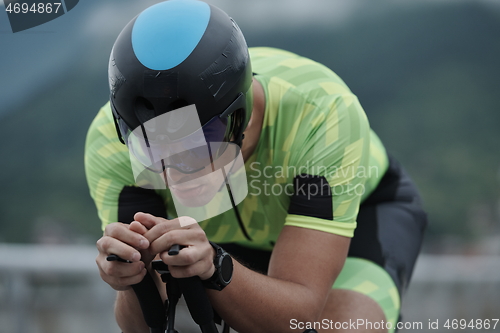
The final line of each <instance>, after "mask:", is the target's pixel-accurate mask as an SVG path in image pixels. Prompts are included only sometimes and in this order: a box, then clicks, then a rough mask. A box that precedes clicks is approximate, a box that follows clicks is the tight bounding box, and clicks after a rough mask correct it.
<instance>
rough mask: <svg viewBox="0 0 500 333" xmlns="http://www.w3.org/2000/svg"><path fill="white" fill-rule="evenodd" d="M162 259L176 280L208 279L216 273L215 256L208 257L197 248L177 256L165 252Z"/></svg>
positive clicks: (190, 248)
mask: <svg viewBox="0 0 500 333" xmlns="http://www.w3.org/2000/svg"><path fill="white" fill-rule="evenodd" d="M209 246H210V244H209ZM210 248H211V247H210ZM160 258H161V259H162V261H163V262H164V263H166V264H167V265H168V269H169V271H170V274H172V276H173V277H175V278H186V277H191V276H200V277H202V278H203V279H206V278H209V277H210V276H212V274H213V271H214V267H213V256H210V255H208V256H207V252H206V251H202V250H201V249H199V248H196V247H187V248H184V249H182V251H180V252H179V254H178V255H176V256H170V255H168V253H167V252H163V253H161V254H160Z"/></svg>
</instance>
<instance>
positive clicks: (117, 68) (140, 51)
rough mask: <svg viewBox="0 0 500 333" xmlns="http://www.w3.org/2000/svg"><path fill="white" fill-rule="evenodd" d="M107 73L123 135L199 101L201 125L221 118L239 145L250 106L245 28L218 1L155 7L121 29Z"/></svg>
mask: <svg viewBox="0 0 500 333" xmlns="http://www.w3.org/2000/svg"><path fill="white" fill-rule="evenodd" d="M108 74H109V86H110V104H111V108H112V110H113V115H114V117H115V121H116V124H117V132H118V136H119V137H120V140H121V141H122V142H124V143H126V136H127V132H130V131H132V130H134V129H136V128H138V127H139V126H143V124H144V123H145V122H147V121H148V120H150V119H152V118H154V117H157V116H159V115H162V114H164V113H166V112H169V111H172V110H177V109H179V108H182V107H185V106H188V105H193V104H194V105H195V106H196V110H197V112H198V117H199V119H200V123H201V126H204V125H206V124H207V123H209V122H210V121H211V120H213V119H214V117H218V118H220V119H221V120H222V122H223V123H224V124H225V125H226V126H224V130H225V133H223V137H224V138H223V140H225V141H229V140H230V139H231V138H232V140H233V142H235V143H236V144H238V145H241V140H242V137H243V136H242V133H243V130H244V129H245V127H246V125H247V123H248V120H249V118H250V113H251V103H252V96H251V81H252V71H251V66H250V58H249V54H248V48H247V45H246V42H245V39H244V37H243V34H242V33H241V31H240V29H239V27H238V26H237V25H236V23H235V22H234V21H233V20H232V19H231V18H230V17H229V16H228V15H227V14H226V13H225V12H223V11H222V10H220V9H219V8H217V7H215V6H212V5H209V4H207V3H204V2H201V1H196V0H170V1H165V2H161V3H158V4H156V5H153V6H151V7H149V8H148V9H146V10H144V11H143V12H142V13H141V14H139V15H138V16H136V17H135V18H134V19H132V21H130V22H129V23H128V25H127V26H126V27H125V28H124V29H123V30H122V32H121V33H120V35H119V36H118V38H117V40H116V42H115V44H114V46H113V50H112V51H111V57H110V61H109V71H108ZM219 128H220V126H219ZM219 141H220V140H219Z"/></svg>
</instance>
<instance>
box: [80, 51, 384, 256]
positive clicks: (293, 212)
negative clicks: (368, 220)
mask: <svg viewBox="0 0 500 333" xmlns="http://www.w3.org/2000/svg"><path fill="white" fill-rule="evenodd" d="M250 57H251V61H252V69H253V71H254V73H255V79H257V80H258V81H259V83H261V85H262V86H263V88H264V92H265V98H266V109H265V115H264V121H263V127H262V132H261V135H260V139H259V143H258V145H257V147H256V149H255V152H254V153H253V154H252V156H251V157H250V158H249V159H248V160H247V161H245V169H246V173H247V182H248V184H247V185H248V191H249V193H248V196H247V197H246V198H245V199H244V200H243V201H242V202H241V203H240V204H239V205H238V206H237V208H238V210H239V212H240V214H241V217H242V221H243V224H244V225H245V228H246V230H247V231H248V233H249V235H250V237H251V239H252V240H251V241H250V240H247V239H246V238H245V236H244V234H243V232H242V230H241V229H240V227H239V225H238V223H237V221H236V218H235V213H234V212H233V211H232V210H229V211H227V212H225V213H223V214H221V215H218V216H215V217H213V218H211V219H209V220H205V221H202V222H201V223H200V225H201V226H202V228H203V229H204V230H205V232H206V234H207V236H208V238H209V239H210V240H211V241H214V242H218V243H228V242H236V243H239V244H241V245H244V246H247V247H251V248H258V249H263V250H270V249H272V248H273V246H274V243H275V242H276V240H277V238H278V235H279V233H280V231H281V230H282V228H283V227H284V226H285V225H288V226H295V227H301V228H309V229H315V230H320V231H324V232H329V233H334V234H338V235H342V236H346V237H352V236H353V232H354V229H355V228H356V216H357V213H358V210H359V206H360V203H361V202H362V201H363V200H364V199H365V198H366V197H367V196H368V195H369V194H370V193H371V192H372V191H373V190H374V189H375V187H376V186H377V184H378V182H379V181H380V179H381V178H382V176H383V175H384V173H385V171H386V170H387V167H388V159H387V154H386V152H385V149H384V147H383V145H382V143H381V142H380V140H379V139H378V137H377V136H376V134H375V133H374V132H373V131H371V130H370V127H369V123H368V120H367V118H366V115H365V113H364V111H363V109H362V107H361V105H360V103H359V101H358V99H357V97H356V96H355V95H354V94H353V93H352V92H351V91H350V90H349V88H348V87H347V85H346V84H345V83H344V82H343V81H342V80H341V79H340V78H339V77H338V76H337V75H336V74H335V73H334V72H332V71H331V70H330V69H328V68H327V67H325V66H323V65H321V64H319V63H317V62H315V61H312V60H310V59H307V58H304V57H300V56H298V55H296V54H293V53H290V52H287V51H282V50H278V49H273V48H250ZM85 167H86V174H87V180H88V184H89V188H90V193H91V196H92V198H93V199H94V201H95V204H96V207H97V210H98V214H99V218H100V219H101V222H102V226H103V228H104V227H105V226H106V225H107V224H108V223H111V222H116V221H117V211H118V197H119V195H120V192H121V191H122V189H123V188H124V187H125V186H134V177H133V175H132V171H131V167H130V159H129V155H128V151H127V147H126V146H125V145H123V144H121V143H120V142H119V140H118V138H117V136H116V131H115V126H114V122H113V119H112V115H111V111H110V108H109V104H106V105H105V106H104V107H103V108H102V109H101V110H100V111H99V113H98V115H97V116H96V118H95V119H94V121H93V123H92V125H91V126H90V129H89V132H88V135H87V141H86V155H85ZM305 176H308V177H309V178H304V177H305ZM320 178H321V179H322V180H326V182H327V183H326V184H327V185H328V186H326V187H325V186H324V184H323V186H322V185H319V186H318V181H317V180H318V179H320ZM303 179H314V180H315V181H313V182H308V181H303ZM156 192H157V194H158V195H160V196H161V197H162V199H163V201H164V202H165V205H166V207H167V215H168V216H169V217H172V218H173V217H176V212H175V209H174V205H173V204H171V201H172V199H171V195H170V192H169V191H168V190H157V191H156ZM320 192H321V193H320ZM323 192H324V193H323ZM299 196H300V198H301V199H300V200H295V199H296V198H298V197H299ZM325 197H326V198H329V200H331V202H329V203H328V205H325V204H324V201H321V200H324V199H325ZM308 200H309V201H308ZM291 202H292V205H293V207H291ZM169 203H170V204H169ZM296 203H298V204H296ZM309 204H310V206H311V207H317V209H315V210H321V209H324V208H321V207H328V210H331V212H329V213H328V214H319V215H318V214H311V213H308V212H309V211H311V209H302V208H301V207H300V206H301V205H302V206H309ZM318 216H320V217H318ZM327 216H328V217H327ZM120 222H131V221H120Z"/></svg>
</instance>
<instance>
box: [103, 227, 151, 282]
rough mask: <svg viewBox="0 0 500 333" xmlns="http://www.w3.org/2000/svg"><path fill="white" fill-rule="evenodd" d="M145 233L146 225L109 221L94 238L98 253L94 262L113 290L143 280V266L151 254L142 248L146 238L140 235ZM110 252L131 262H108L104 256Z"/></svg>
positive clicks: (146, 244)
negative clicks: (99, 234)
mask: <svg viewBox="0 0 500 333" xmlns="http://www.w3.org/2000/svg"><path fill="white" fill-rule="evenodd" d="M146 225H147V224H146ZM146 232H147V227H146V226H145V225H143V224H141V223H139V222H132V223H131V224H124V223H119V222H116V223H111V224H108V225H107V226H106V229H105V230H104V236H103V237H101V238H100V239H99V240H98V241H97V244H96V245H97V249H98V250H99V254H98V256H97V258H96V263H97V266H98V267H99V272H100V275H101V278H102V279H103V280H104V281H105V282H106V283H107V284H109V285H110V286H111V287H112V288H113V289H115V290H127V289H130V286H131V285H133V284H136V283H139V282H141V281H142V279H143V277H144V275H145V274H146V272H147V270H146V265H147V264H149V262H151V260H152V259H153V257H154V256H151V255H150V254H149V252H148V251H145V250H146V249H147V248H148V247H149V241H148V240H147V238H146V237H144V236H143V235H144V234H145V233H146ZM110 254H116V255H117V256H119V257H121V258H123V259H126V260H130V261H131V262H132V263H123V262H118V261H107V260H106V257H107V256H108V255H110ZM141 258H142V260H143V261H141Z"/></svg>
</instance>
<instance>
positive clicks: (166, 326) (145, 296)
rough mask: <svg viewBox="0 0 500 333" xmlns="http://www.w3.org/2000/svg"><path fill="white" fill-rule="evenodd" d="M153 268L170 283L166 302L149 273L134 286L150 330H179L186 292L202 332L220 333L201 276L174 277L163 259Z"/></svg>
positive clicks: (114, 257)
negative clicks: (180, 306) (179, 313)
mask: <svg viewBox="0 0 500 333" xmlns="http://www.w3.org/2000/svg"><path fill="white" fill-rule="evenodd" d="M179 250H180V247H179V246H178V245H174V246H173V247H172V248H171V249H170V251H169V254H170V255H176V254H178V253H179ZM107 260H108V261H114V260H117V261H121V262H129V261H127V260H124V259H122V258H120V257H118V256H117V255H113V254H112V255H109V256H108V257H107ZM152 267H153V269H154V270H155V271H156V272H158V273H159V274H160V276H161V280H162V281H163V282H164V283H165V284H166V291H167V300H165V303H163V301H162V299H161V296H160V293H159V292H158V289H157V287H156V284H155V282H154V280H153V277H152V276H151V275H150V274H149V273H147V274H146V275H145V276H144V278H143V280H142V281H141V282H139V283H138V284H135V285H132V288H133V290H134V292H135V295H136V296H137V299H138V300H139V304H140V306H141V310H142V314H143V316H144V320H145V321H146V324H147V325H148V327H149V330H150V333H179V332H178V331H176V330H175V328H174V325H175V311H176V306H177V303H178V301H179V299H180V298H181V296H182V295H184V299H185V301H186V304H187V307H188V309H189V313H190V315H191V317H192V318H193V320H194V322H195V323H196V324H197V325H198V326H199V327H200V331H201V332H202V333H219V331H218V329H217V327H216V326H215V320H214V311H213V308H212V304H211V303H210V300H209V298H208V295H207V293H206V291H205V287H204V286H203V284H202V282H201V280H200V278H199V277H198V276H193V277H190V278H174V277H173V276H172V275H171V274H170V272H169V270H168V266H167V265H166V264H165V263H164V262H163V261H161V260H154V261H153V262H152ZM229 330H230V327H229V325H227V323H225V322H224V326H223V330H222V333H229ZM303 333H317V331H316V330H314V329H308V330H306V331H304V332H303Z"/></svg>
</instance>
